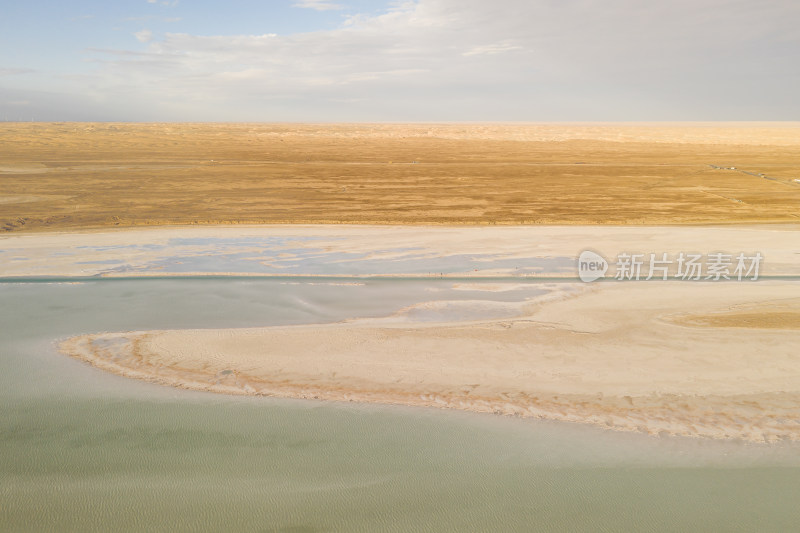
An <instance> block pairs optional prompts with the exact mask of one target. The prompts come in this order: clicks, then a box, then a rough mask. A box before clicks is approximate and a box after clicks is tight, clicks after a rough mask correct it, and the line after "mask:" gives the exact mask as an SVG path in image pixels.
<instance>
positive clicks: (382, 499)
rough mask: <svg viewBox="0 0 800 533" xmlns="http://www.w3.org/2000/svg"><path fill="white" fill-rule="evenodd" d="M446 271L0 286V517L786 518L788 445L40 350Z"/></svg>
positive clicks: (772, 525) (64, 521)
mask: <svg viewBox="0 0 800 533" xmlns="http://www.w3.org/2000/svg"><path fill="white" fill-rule="evenodd" d="M478 296H480V297H481V298H487V297H491V298H492V299H496V300H500V299H506V300H514V299H520V298H521V297H522V293H521V292H520V293H515V292H510V293H497V294H491V295H489V294H486V293H483V294H480V295H477V294H473V293H471V292H469V291H451V290H449V284H448V283H446V282H436V281H415V282H411V281H370V282H367V284H366V285H364V286H327V285H310V284H307V283H300V284H285V283H282V282H279V281H276V280H254V281H243V280H191V281H187V280H171V281H170V280H142V281H114V282H108V281H106V282H97V283H85V284H79V285H67V284H47V285H45V284H8V285H2V286H0V324H2V328H1V329H0V332H1V334H2V338H0V406H2V418H1V419H0V432H1V433H0V530H3V531H25V530H32V531H44V530H48V531H108V530H136V531H152V530H168V531H199V530H219V531H223V530H227V531H291V532H304V531H308V532H312V531H796V530H797V527H798V524H800V507H798V505H797V502H798V498H799V497H800V447H798V446H793V445H792V446H790V445H782V446H758V445H748V446H746V445H743V444H738V443H720V442H709V441H695V440H690V439H666V438H662V439H658V438H649V437H644V436H641V435H635V434H620V433H614V432H607V431H602V430H598V429H594V428H587V427H581V426H576V425H570V424H558V423H549V422H537V421H531V420H520V419H513V418H500V417H494V416H488V415H487V416H484V415H474V414H469V413H459V412H451V411H436V410H425V409H410V408H396V407H388V406H387V407H381V406H359V405H355V404H326V403H321V402H302V401H289V400H273V399H264V398H231V397H225V396H218V395H210V394H200V393H193V392H188V391H180V390H173V389H170V388H166V387H159V386H155V385H151V384H147V383H141V382H136V381H132V380H127V379H124V378H119V377H116V376H112V375H108V374H104V373H102V372H99V371H96V370H94V369H92V368H89V367H87V366H85V365H83V364H81V363H78V362H76V361H73V360H71V359H69V358H66V357H63V356H59V355H58V354H55V353H54V352H53V349H52V339H54V338H57V337H64V336H68V335H72V334H76V333H81V332H89V331H100V330H127V329H146V328H155V327H159V328H167V327H211V326H214V327H223V326H234V325H239V326H250V325H265V324H278V323H301V322H319V321H331V320H338V319H341V318H344V317H346V316H353V315H360V316H381V315H385V314H389V313H391V312H393V311H395V310H397V309H399V308H401V307H403V306H406V305H409V304H411V303H414V302H419V301H425V300H432V299H443V298H446V299H456V298H458V299H465V300H466V299H472V298H476V297H478Z"/></svg>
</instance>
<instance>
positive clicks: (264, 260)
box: [0, 225, 800, 277]
mask: <svg viewBox="0 0 800 533" xmlns="http://www.w3.org/2000/svg"><path fill="white" fill-rule="evenodd" d="M797 232H798V226H796V225H760V226H718V227H708V226H706V227H702V228H697V227H691V226H678V227H675V226H672V227H650V226H636V227H630V226H629V227H608V226H581V227H578V226H481V227H475V226H458V227H444V226H423V227H420V226H406V227H403V226H360V225H322V226H292V225H271V226H235V227H232V226H222V227H220V226H215V227H211V226H192V227H152V228H134V229H127V228H107V229H105V230H102V231H99V230H92V231H82V232H34V233H25V232H23V233H8V234H5V235H0V276H2V277H13V276H30V275H37V276H94V275H106V276H111V275H117V274H119V275H125V276H137V275H169V274H170V270H169V265H171V264H177V263H178V262H180V261H187V260H188V259H191V258H193V257H203V258H205V259H213V258H214V257H224V256H225V255H226V254H234V255H237V254H238V255H244V256H245V258H246V259H247V260H244V259H243V260H240V262H239V263H238V264H239V266H240V268H242V270H239V271H238V273H246V274H248V275H255V272H254V271H253V270H252V269H251V270H243V269H244V268H245V267H247V266H250V265H252V263H253V262H258V263H259V265H261V266H262V267H263V268H261V270H260V271H259V272H260V273H261V274H265V275H272V276H280V275H298V274H305V272H304V271H303V270H302V265H303V262H302V259H303V258H306V257H313V262H314V263H315V264H317V265H319V272H321V273H324V274H335V273H336V272H337V271H336V270H334V269H333V267H334V266H335V264H336V262H337V261H343V260H344V259H345V258H348V257H350V258H352V259H350V262H351V263H350V264H351V265H355V266H358V269H359V270H358V271H357V272H360V273H362V274H364V275H387V272H386V271H385V270H384V269H385V268H386V265H387V264H390V265H391V264H393V263H395V262H397V263H399V264H405V265H409V264H410V263H409V262H410V261H417V262H418V263H417V264H428V265H431V266H430V268H429V269H430V270H433V271H434V272H433V275H435V276H439V273H440V270H439V269H436V268H435V265H437V262H438V261H439V260H440V259H447V258H453V257H455V258H459V259H458V261H455V262H452V264H453V265H455V266H451V267H450V268H451V270H448V271H447V272H449V275H454V276H476V277H480V276H509V275H518V274H519V272H518V271H517V270H516V268H515V265H519V264H524V263H525V261H531V260H534V261H535V260H537V259H539V260H547V259H552V258H564V259H566V264H567V265H568V267H567V270H566V271H552V270H550V271H548V270H547V269H543V270H542V271H539V272H534V271H531V272H526V273H525V275H526V276H536V277H547V276H559V277H565V276H569V277H576V276H577V268H576V266H575V264H574V260H575V259H577V257H578V255H579V254H580V253H581V251H583V250H585V249H587V248H590V249H592V250H594V251H596V252H598V253H600V254H602V255H604V256H605V257H606V259H608V260H609V262H611V263H613V262H614V260H615V258H616V256H617V254H619V253H621V252H629V253H633V252H639V253H656V254H661V253H668V254H670V256H673V257H674V256H676V255H677V254H678V253H680V252H690V251H701V252H704V253H711V252H714V251H726V252H728V253H732V254H735V253H739V252H747V253H748V254H751V253H753V252H756V251H758V252H760V253H761V254H762V255H763V256H764V263H763V265H761V270H760V274H761V275H763V276H787V275H793V276H800V261H798V260H797V257H798V253H799V252H800V240H798V239H797V238H796V234H797ZM176 242H187V244H185V245H181V246H178V245H176V244H175V243H176ZM195 242H196V243H197V244H192V243H195ZM215 242H217V243H222V244H217V245H215V244H214V243H215ZM468 259H478V260H476V261H472V262H470V261H468ZM279 260H280V261H282V262H279ZM503 261H504V262H505V263H502V262H503ZM503 264H505V265H506V266H502V265H503ZM164 265H166V266H164ZM298 265H299V266H298ZM355 266H354V268H355ZM226 267H227V268H228V270H227V271H225V272H218V271H215V270H203V271H201V270H199V269H198V270H195V271H194V272H192V271H186V270H183V271H180V272H173V273H179V274H181V275H186V274H226V273H227V274H234V273H237V271H236V270H235V269H236V268H237V264H236V263H233V262H228V263H226ZM613 268H614V265H613V264H612V272H613ZM113 269H117V270H116V272H115V271H114V270H113ZM354 273H356V272H345V274H354ZM397 273H398V274H402V275H413V274H412V273H411V272H410V271H406V272H402V271H401V272H397ZM421 275H430V273H428V269H425V271H424V273H423V274H421ZM445 275H447V274H445ZM609 275H611V272H610V273H609Z"/></svg>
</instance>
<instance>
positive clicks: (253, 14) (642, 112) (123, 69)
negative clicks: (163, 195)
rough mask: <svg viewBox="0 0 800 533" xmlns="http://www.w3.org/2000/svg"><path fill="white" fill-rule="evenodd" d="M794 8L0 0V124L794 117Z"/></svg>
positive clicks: (784, 4) (740, 3)
mask: <svg viewBox="0 0 800 533" xmlns="http://www.w3.org/2000/svg"><path fill="white" fill-rule="evenodd" d="M798 94H800V2H798V1H797V0H759V1H754V0H660V1H656V0H416V1H404V0H400V1H388V0H379V1H369V0H274V1H268V0H264V1H256V0H226V1H222V0H219V1H212V0H114V1H109V0H74V1H64V0H41V1H37V0H27V1H22V0H0V120H11V121H16V120H23V121H29V120H34V121H165V122H171V121H193V122H201V121H230V122H241V121H248V122H451V121H470V122H475V121H503V122H506V121H525V122H552V121H692V120H697V121H712V120H731V121H746V120H764V121H780V120H795V121H796V120H800V98H798V96H797V95H798Z"/></svg>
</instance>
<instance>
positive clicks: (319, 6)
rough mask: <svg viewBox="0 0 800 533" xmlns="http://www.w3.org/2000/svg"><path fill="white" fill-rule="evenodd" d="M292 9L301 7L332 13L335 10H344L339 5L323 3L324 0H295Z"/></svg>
mask: <svg viewBox="0 0 800 533" xmlns="http://www.w3.org/2000/svg"><path fill="white" fill-rule="evenodd" d="M292 7H302V8H306V9H315V10H317V11H332V10H337V9H344V6H343V5H341V4H335V3H333V2H325V1H324V0H297V1H296V2H295V3H293V4H292Z"/></svg>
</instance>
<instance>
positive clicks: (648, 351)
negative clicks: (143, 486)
mask: <svg viewBox="0 0 800 533" xmlns="http://www.w3.org/2000/svg"><path fill="white" fill-rule="evenodd" d="M742 309H745V310H746V311H747V313H748V314H749V320H748V321H745V322H742V321H740V322H739V323H737V324H736V326H737V327H718V326H716V325H715V323H714V322H713V321H712V322H711V323H710V324H706V323H704V322H703V318H702V317H706V320H707V317H709V316H717V317H724V316H727V315H730V314H733V315H736V314H737V313H741V312H742ZM776 309H777V310H779V311H785V312H788V313H790V314H794V315H795V316H796V314H797V313H798V311H800V286H799V285H798V282H786V281H769V282H757V283H746V284H745V283H711V282H709V283H701V284H693V283H680V282H650V283H644V282H638V283H637V282H610V283H603V284H595V285H580V286H573V285H570V291H569V292H565V293H564V294H561V295H558V294H556V295H553V294H550V295H548V296H547V297H543V299H541V300H533V301H531V302H529V303H528V306H527V307H526V309H525V311H524V313H522V314H521V316H519V317H517V318H514V319H505V320H488V321H479V322H470V323H457V322H456V323H437V324H412V325H409V324H401V323H394V322H392V321H391V320H388V321H381V320H375V319H372V320H361V321H358V320H356V321H351V322H344V323H337V324H327V325H307V326H292V327H267V328H251V329H227V330H176V331H147V332H127V333H104V334H97V335H87V336H81V337H76V338H72V339H69V340H67V341H65V342H63V343H62V345H61V349H62V350H63V351H64V352H66V353H68V354H69V355H71V356H73V357H77V358H79V359H82V360H84V361H87V362H89V363H91V364H92V365H95V366H97V367H98V368H102V369H104V370H108V371H111V372H115V373H117V374H120V375H124V376H129V377H133V378H138V379H144V380H148V381H153V382H157V383H163V384H168V385H172V386H177V387H184V388H190V389H198V390H206V391H213V392H220V393H226V394H254V395H267V396H282V397H293V398H315V399H325V400H339V401H358V402H378V403H391V404H403V405H415V406H430V407H441V408H455V409H465V410H471V411H479V412H491V413H501V414H507V415H517V416H523V417H541V418H548V419H555V420H565V421H573V422H582V423H590V424H595V425H599V426H603V427H609V428H612V429H620V430H629V431H642V432H646V433H650V434H660V433H662V432H664V433H668V434H675V435H687V436H702V437H711V438H735V439H744V440H750V441H765V440H766V441H775V440H781V439H790V440H800V407H798V406H800V355H799V354H800V335H799V334H798V331H797V325H796V324H792V323H781V322H777V323H776V322H775V320H774V319H775V316H776V314H775V312H774V310H776ZM759 314H762V320H761V321H759V319H758V316H759ZM698 317H700V318H698Z"/></svg>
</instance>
